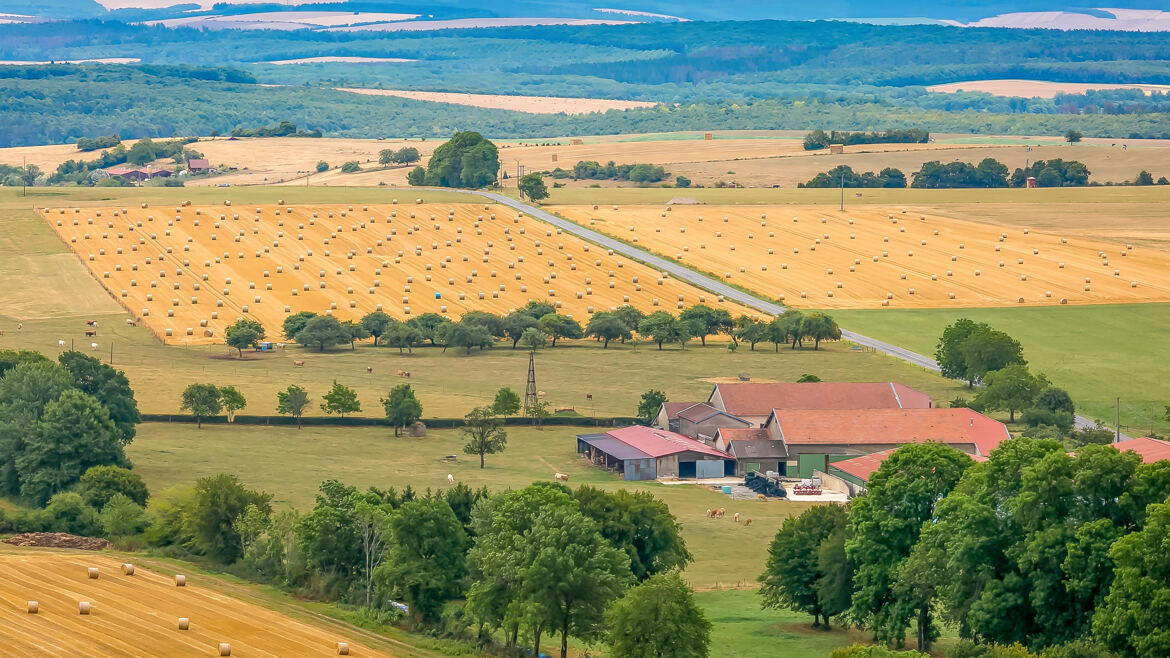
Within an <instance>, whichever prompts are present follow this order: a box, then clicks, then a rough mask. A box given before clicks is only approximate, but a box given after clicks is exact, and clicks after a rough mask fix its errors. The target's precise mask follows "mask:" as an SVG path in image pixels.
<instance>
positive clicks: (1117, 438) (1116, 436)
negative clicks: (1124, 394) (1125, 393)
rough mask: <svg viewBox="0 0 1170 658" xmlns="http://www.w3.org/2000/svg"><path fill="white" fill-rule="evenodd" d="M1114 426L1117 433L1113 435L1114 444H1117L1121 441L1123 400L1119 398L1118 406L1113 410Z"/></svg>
mask: <svg viewBox="0 0 1170 658" xmlns="http://www.w3.org/2000/svg"><path fill="white" fill-rule="evenodd" d="M1113 414H1114V415H1113V424H1114V427H1115V428H1116V432H1114V434H1113V442H1114V443H1117V442H1118V441H1120V440H1121V398H1117V401H1116V406H1115V407H1114V408H1113Z"/></svg>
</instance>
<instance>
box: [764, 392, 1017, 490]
mask: <svg viewBox="0 0 1170 658" xmlns="http://www.w3.org/2000/svg"><path fill="white" fill-rule="evenodd" d="M764 427H765V429H767V430H768V434H769V435H770V437H771V438H772V440H774V441H780V442H782V443H783V444H784V447H785V449H786V451H787V453H788V458H787V472H788V474H790V475H797V476H799V477H802V478H807V477H812V476H813V471H820V472H822V473H824V472H827V470H828V465H829V464H831V463H836V462H838V461H842V460H845V459H849V458H851V457H857V456H861V455H871V454H873V453H877V452H882V451H885V450H893V449H895V448H897V447H898V446H900V445H903V444H906V443H925V442H927V441H937V442H939V443H945V444H947V445H950V446H954V447H955V448H958V449H959V450H962V451H963V452H965V453H967V454H969V455H974V456H977V457H986V456H987V455H988V454H989V453H990V452H991V451H992V450H994V449H995V448H996V447H997V446H999V444H1000V443H1001V442H1003V441H1005V440H1007V439H1010V438H1011V434H1009V433H1008V430H1007V426H1006V425H1004V424H1003V423H1001V422H999V421H997V420H994V419H992V418H988V417H987V416H984V415H983V414H981V413H978V412H975V411H972V410H970V409H962V408H959V409H931V408H925V409H867V410H808V409H801V410H792V409H790V410H781V409H775V410H773V411H772V413H771V415H770V416H769V418H768V420H767V422H766V423H765V424H764Z"/></svg>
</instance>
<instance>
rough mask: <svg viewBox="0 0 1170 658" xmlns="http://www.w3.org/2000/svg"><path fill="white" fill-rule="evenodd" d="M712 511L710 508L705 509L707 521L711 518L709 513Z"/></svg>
mask: <svg viewBox="0 0 1170 658" xmlns="http://www.w3.org/2000/svg"><path fill="white" fill-rule="evenodd" d="M712 511H713V510H712V509H711V508H710V507H708V508H707V518H708V519H709V518H711V512H712Z"/></svg>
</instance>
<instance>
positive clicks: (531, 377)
mask: <svg viewBox="0 0 1170 658" xmlns="http://www.w3.org/2000/svg"><path fill="white" fill-rule="evenodd" d="M535 408H536V352H535V351H532V352H529V353H528V386H526V387H525V388H524V415H525V416H531V415H532V410H533V409H535Z"/></svg>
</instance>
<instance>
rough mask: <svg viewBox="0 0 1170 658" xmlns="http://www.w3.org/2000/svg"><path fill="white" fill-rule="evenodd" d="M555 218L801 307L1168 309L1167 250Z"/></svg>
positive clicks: (889, 228) (805, 212)
mask: <svg viewBox="0 0 1170 658" xmlns="http://www.w3.org/2000/svg"><path fill="white" fill-rule="evenodd" d="M556 211H557V212H559V213H560V214H561V215H563V216H565V217H567V218H569V219H571V220H573V221H576V222H578V223H580V224H585V225H589V226H591V227H593V228H595V229H597V230H600V231H603V232H605V233H608V234H610V235H613V236H615V237H618V238H621V239H624V240H627V241H630V242H633V243H636V244H638V245H639V246H643V247H645V248H648V249H650V250H653V251H657V252H659V253H661V254H663V255H665V256H667V257H669V258H674V259H675V260H678V261H680V262H682V263H684V264H687V265H690V266H692V267H694V268H696V269H698V270H702V271H707V272H712V273H714V274H716V275H717V276H720V277H722V278H724V279H725V280H727V281H728V282H729V283H733V284H737V285H740V286H743V287H746V288H749V289H752V290H754V291H756V292H759V293H761V294H764V295H767V296H770V297H774V298H777V299H779V300H780V301H782V302H784V303H785V304H791V305H793V306H797V307H801V306H804V307H812V308H825V309H835V308H879V307H885V306H889V307H896V308H968V307H984V306H1009V305H1059V304H1101V303H1126V302H1162V301H1170V253H1167V252H1164V251H1160V250H1157V249H1149V248H1139V247H1135V246H1134V245H1132V244H1127V243H1124V242H1104V241H1094V240H1087V239H1079V238H1071V239H1070V238H1063V237H1060V236H1058V235H1054V234H1050V233H1041V232H1039V231H1032V230H1031V229H1027V228H1019V227H1011V228H1001V227H993V226H988V225H986V224H980V223H976V222H970V221H964V220H956V219H951V218H949V217H945V216H941V215H938V214H934V213H930V214H927V213H920V212H917V211H910V210H909V209H906V208H891V207H875V206H857V207H851V208H849V209H847V210H846V211H844V212H841V211H838V210H836V209H829V208H825V207H817V206H784V207H751V208H749V207H743V206H739V207H735V206H697V205H676V206H668V207H667V208H665V209H663V208H661V207H646V206H642V207H630V206H593V207H592V208H590V207H588V206H584V207H582V206H576V207H558V208H556Z"/></svg>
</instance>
